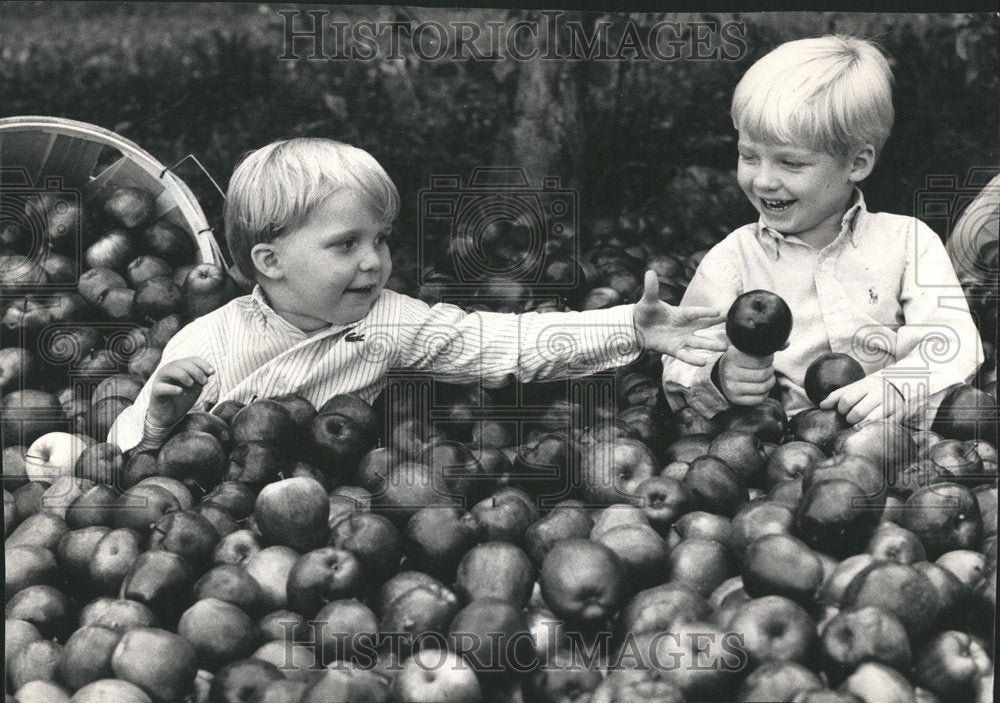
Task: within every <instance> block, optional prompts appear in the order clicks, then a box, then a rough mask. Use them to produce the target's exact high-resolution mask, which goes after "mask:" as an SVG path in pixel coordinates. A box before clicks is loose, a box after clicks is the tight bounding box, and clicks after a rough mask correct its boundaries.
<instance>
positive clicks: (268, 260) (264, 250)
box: [250, 242, 284, 281]
mask: <svg viewBox="0 0 1000 703" xmlns="http://www.w3.org/2000/svg"><path fill="white" fill-rule="evenodd" d="M250 259H251V260H252V261H253V265H254V268H256V269H257V272H258V273H259V274H260V275H261V276H264V277H265V278H268V279H270V280H272V281H276V280H278V279H280V278H282V277H283V276H284V270H283V269H282V267H281V259H280V258H279V257H278V251H277V248H276V247H275V246H274V244H273V243H272V242H262V243H260V244H255V245H254V247H253V249H251V250H250Z"/></svg>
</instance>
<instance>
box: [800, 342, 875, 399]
mask: <svg viewBox="0 0 1000 703" xmlns="http://www.w3.org/2000/svg"><path fill="white" fill-rule="evenodd" d="M864 377H865V370H864V368H863V367H862V366H861V364H859V363H858V362H857V361H856V360H854V359H853V358H852V357H850V356H848V355H847V354H841V353H840V352H827V353H826V354H821V355H820V356H818V357H816V358H815V359H813V361H812V363H811V364H809V368H807V369H806V377H805V381H804V382H803V386H804V387H805V391H806V395H807V396H809V400H811V401H812V402H813V405H819V404H820V403H821V402H823V399H825V398H826V397H827V396H828V395H830V394H831V393H833V392H834V391H835V390H837V389H838V388H843V387H844V386H848V385H850V384H852V383H854V382H855V381H860V380H861V379H862V378H864Z"/></svg>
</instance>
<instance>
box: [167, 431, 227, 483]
mask: <svg viewBox="0 0 1000 703" xmlns="http://www.w3.org/2000/svg"><path fill="white" fill-rule="evenodd" d="M224 462H225V452H224V451H223V449H222V444H221V443H220V442H219V440H218V439H216V438H215V437H214V436H213V435H211V434H209V433H208V432H200V431H197V430H190V431H184V432H178V433H177V434H175V435H174V436H172V437H171V438H170V439H168V440H167V441H166V443H164V445H163V447H162V448H161V449H160V453H159V456H158V457H157V467H158V470H159V473H160V474H161V475H163V476H167V477H169V478H176V479H178V480H184V479H186V478H194V479H196V480H198V481H200V482H203V485H209V486H210V485H213V484H215V483H216V482H217V481H218V480H219V478H220V477H221V476H222V471H223V467H224V465H225V464H224Z"/></svg>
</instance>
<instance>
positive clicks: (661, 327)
mask: <svg viewBox="0 0 1000 703" xmlns="http://www.w3.org/2000/svg"><path fill="white" fill-rule="evenodd" d="M659 291H660V284H659V281H658V280H657V278H656V272H655V271H646V278H645V280H644V288H643V292H642V299H641V300H640V301H639V302H638V303H636V305H635V308H634V309H633V320H634V322H635V330H636V334H637V335H638V337H639V343H640V344H641V345H642V347H643V349H652V350H653V351H658V352H660V353H661V354H669V355H670V356H672V357H674V358H676V359H679V360H681V361H683V362H684V363H686V364H692V365H693V366H704V365H705V363H706V361H707V359H706V358H705V354H698V353H697V352H696V351H695V350H704V351H712V352H721V351H725V350H726V347H727V346H728V345H727V343H726V342H725V341H723V340H721V339H718V338H712V337H702V336H699V335H697V334H695V333H696V332H698V331H699V330H703V329H705V328H707V327H711V326H712V325H717V324H719V323H720V322H722V321H723V320H724V319H725V315H723V314H722V311H721V310H717V309H715V308H681V307H674V306H672V305H667V304H666V303H664V302H663V301H662V300H660V296H659Z"/></svg>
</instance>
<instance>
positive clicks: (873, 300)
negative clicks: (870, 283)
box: [868, 288, 878, 305]
mask: <svg viewBox="0 0 1000 703" xmlns="http://www.w3.org/2000/svg"><path fill="white" fill-rule="evenodd" d="M868 302H869V304H871V305H876V304H877V303H878V293H876V292H875V289H874V288H869V289H868Z"/></svg>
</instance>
